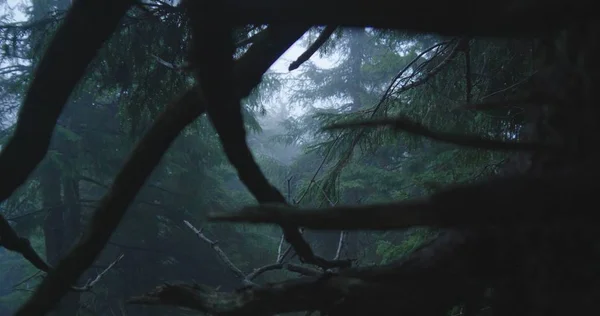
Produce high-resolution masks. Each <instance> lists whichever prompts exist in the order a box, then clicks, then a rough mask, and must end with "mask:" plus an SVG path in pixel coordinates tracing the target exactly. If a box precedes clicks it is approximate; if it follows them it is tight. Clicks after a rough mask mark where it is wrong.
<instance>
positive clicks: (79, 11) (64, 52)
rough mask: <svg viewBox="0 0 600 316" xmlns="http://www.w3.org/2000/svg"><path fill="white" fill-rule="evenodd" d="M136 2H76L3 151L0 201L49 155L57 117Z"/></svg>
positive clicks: (84, 0) (33, 85) (35, 78)
mask: <svg viewBox="0 0 600 316" xmlns="http://www.w3.org/2000/svg"><path fill="white" fill-rule="evenodd" d="M134 2H135V1H133V0H124V1H119V0H111V1H95V0H78V1H77V2H76V3H74V4H73V6H72V7H71V9H70V10H69V12H68V13H67V16H66V17H65V19H64V22H63V24H62V25H61V26H60V28H59V29H58V31H57V32H56V34H55V35H54V38H53V39H52V42H51V43H50V45H49V46H48V49H47V50H46V53H45V54H44V56H43V57H42V59H41V61H40V63H39V64H38V65H37V69H36V71H35V74H34V76H33V82H32V83H31V85H30V86H29V90H28V91H27V95H26V96H25V100H24V101H23V106H22V107H21V110H20V112H19V118H18V121H17V126H16V129H15V133H14V135H13V136H12V137H11V139H10V141H9V142H8V144H7V145H6V147H5V148H3V150H2V152H1V153H0V174H2V175H4V176H3V178H2V181H0V201H4V200H5V199H7V198H8V197H9V196H10V195H11V194H12V193H13V192H14V191H15V190H16V189H17V188H18V187H19V186H20V185H21V184H23V183H24V182H25V180H27V178H28V177H29V174H30V173H31V172H32V171H33V169H35V167H36V166H37V165H38V164H39V163H40V161H42V159H44V156H45V155H46V152H47V151H48V146H49V145H50V139H51V137H52V132H53V130H54V125H55V124H56V120H57V119H58V116H59V115H60V113H61V112H62V109H63V107H64V105H65V103H66V102H67V99H68V98H69V96H70V95H71V92H72V91H73V89H74V88H75V85H76V84H77V82H78V81H79V80H80V79H81V77H82V76H83V75H84V73H85V71H86V69H87V66H88V64H89V63H90V62H91V61H92V59H93V58H94V57H95V56H96V52H97V51H98V49H100V47H101V46H102V44H103V43H104V42H105V41H106V40H107V39H108V38H109V36H110V35H111V34H112V32H113V31H114V30H115V29H116V27H117V26H118V24H119V21H120V20H121V18H122V17H123V15H125V12H126V11H127V10H128V9H129V7H130V6H131V5H133V3H134ZM71 47H77V49H70V48H71ZM58 74H60V80H57V78H56V76H57V75H58Z"/></svg>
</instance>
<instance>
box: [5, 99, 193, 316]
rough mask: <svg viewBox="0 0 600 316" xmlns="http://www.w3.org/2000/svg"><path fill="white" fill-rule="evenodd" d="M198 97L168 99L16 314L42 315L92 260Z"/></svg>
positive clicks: (190, 114) (189, 116)
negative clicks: (79, 234)
mask: <svg viewBox="0 0 600 316" xmlns="http://www.w3.org/2000/svg"><path fill="white" fill-rule="evenodd" d="M198 99H199V98H198V92H197V91H196V90H195V89H192V90H190V91H188V92H187V93H185V94H184V95H183V97H181V98H180V99H179V100H178V101H176V102H174V103H172V104H171V105H169V106H168V107H167V108H166V110H165V112H163V113H162V114H161V115H160V116H159V117H158V118H157V119H156V121H155V123H154V124H153V125H152V128H151V129H150V130H149V131H148V133H147V134H146V135H144V137H143V138H142V140H141V141H140V142H139V143H138V145H137V146H136V148H135V149H134V151H133V152H132V154H131V156H130V157H129V159H128V160H127V162H126V163H125V165H124V166H123V168H122V169H121V171H120V172H119V173H118V174H117V177H116V178H115V181H114V182H113V184H112V186H111V187H110V189H109V190H108V192H107V193H106V194H105V195H104V197H103V198H102V200H101V201H100V205H99V206H98V209H96V211H95V212H94V214H93V216H92V218H91V220H90V226H89V227H88V229H87V232H86V234H85V235H84V237H83V238H82V239H81V240H80V241H79V242H78V243H77V244H76V245H75V247H74V248H73V249H72V250H71V251H70V252H69V253H68V254H67V255H66V256H65V257H64V258H63V259H62V260H61V261H60V262H59V263H58V265H57V266H56V268H55V269H54V270H52V271H50V272H49V273H48V276H47V277H46V278H45V279H44V281H43V282H42V283H41V284H40V286H39V287H38V288H37V290H36V291H35V293H34V294H33V296H32V297H31V298H30V299H29V301H27V303H25V304H24V305H23V306H22V307H21V308H20V309H19V311H18V312H17V314H16V315H18V316H21V315H22V316H25V315H27V316H29V315H40V316H41V315H44V314H45V313H46V312H47V311H49V310H50V309H52V308H53V307H54V305H56V304H57V303H58V302H59V301H60V299H61V298H62V296H64V295H65V294H66V292H67V291H68V290H69V287H70V286H71V284H74V283H75V282H76V281H77V279H78V278H79V277H80V276H81V274H82V273H83V272H84V271H85V270H86V269H87V268H88V267H89V266H90V265H92V263H93V262H94V260H95V259H96V257H97V256H98V254H100V252H101V251H102V249H104V247H105V246H106V244H107V243H108V241H109V239H110V236H111V235H112V233H113V231H114V230H115V229H116V227H117V226H118V224H119V222H120V221H121V219H122V217H123V216H124V215H125V211H126V210H127V208H128V206H129V205H130V204H131V202H132V201H133V199H134V198H135V196H136V194H137V192H138V191H139V189H140V188H141V187H142V186H143V184H144V182H145V181H146V179H147V177H148V176H149V174H150V173H151V172H152V170H153V169H154V167H155V165H156V164H158V162H159V161H160V159H161V158H162V155H163V154H164V153H165V152H166V151H167V149H169V147H170V145H171V142H172V141H173V140H174V139H175V138H176V137H177V136H178V135H179V132H180V131H181V130H182V129H183V128H184V127H185V126H187V125H188V124H189V123H191V122H192V121H194V120H195V118H197V117H198V116H199V115H200V114H202V112H203V108H202V106H201V104H199V101H198Z"/></svg>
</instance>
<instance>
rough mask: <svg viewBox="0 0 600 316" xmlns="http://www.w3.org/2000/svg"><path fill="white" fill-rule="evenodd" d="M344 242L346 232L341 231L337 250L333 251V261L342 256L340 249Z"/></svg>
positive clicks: (342, 247)
mask: <svg viewBox="0 0 600 316" xmlns="http://www.w3.org/2000/svg"><path fill="white" fill-rule="evenodd" d="M345 240H346V232H345V231H343V230H342V231H341V232H340V239H339V240H338V246H337V250H336V251H335V257H334V258H333V259H334V260H339V259H340V256H341V255H342V249H344V241H345Z"/></svg>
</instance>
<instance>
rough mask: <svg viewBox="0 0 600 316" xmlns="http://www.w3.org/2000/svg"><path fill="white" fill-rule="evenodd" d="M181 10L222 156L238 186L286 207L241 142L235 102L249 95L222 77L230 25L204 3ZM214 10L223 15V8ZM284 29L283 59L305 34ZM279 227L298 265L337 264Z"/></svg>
mask: <svg viewBox="0 0 600 316" xmlns="http://www.w3.org/2000/svg"><path fill="white" fill-rule="evenodd" d="M187 5H188V8H187V9H188V12H189V14H190V16H191V19H192V23H191V25H192V34H194V35H193V37H194V38H195V40H194V43H193V45H192V53H191V55H190V57H191V58H190V63H191V65H192V67H193V68H194V69H195V70H196V71H195V72H196V77H197V80H198V81H199V82H200V83H201V85H202V89H203V91H204V94H205V97H206V100H207V114H208V117H209V118H210V120H211V122H212V124H213V126H214V127H215V130H216V131H217V133H218V134H219V138H220V140H221V144H222V145H223V150H224V151H225V155H226V156H227V158H228V159H229V162H230V163H231V164H232V165H233V166H234V167H235V168H236V170H237V172H238V176H239V178H240V180H241V181H242V183H244V185H245V186H246V187H247V188H248V189H249V190H250V192H251V193H252V195H254V197H255V198H256V199H257V200H258V202H259V203H261V204H264V203H281V204H287V201H286V200H285V198H284V197H283V195H282V194H281V192H279V191H278V190H277V189H276V188H275V187H274V186H273V185H271V183H269V181H268V180H267V178H266V177H265V175H264V174H263V173H262V171H261V170H260V167H259V166H258V164H257V163H256V161H255V160H254V156H253V155H252V152H251V151H250V148H249V147H248V144H247V142H246V130H245V128H244V126H245V125H244V119H243V116H242V111H241V103H240V99H241V98H243V97H246V96H247V95H248V94H249V93H250V91H246V93H232V92H231V91H229V90H230V89H231V87H235V85H233V84H232V79H231V77H232V76H231V75H229V74H228V73H229V69H230V68H231V64H232V63H233V57H232V53H233V43H232V39H231V37H230V35H231V34H230V31H229V27H230V26H229V25H227V24H224V23H217V24H213V22H215V21H213V19H211V16H208V15H206V14H209V15H210V14H213V15H214V12H215V11H211V10H209V9H208V8H207V7H205V5H206V4H203V3H199V2H194V1H191V2H187ZM220 5H221V4H220ZM220 8H221V10H224V9H223V7H220ZM209 12H210V13H209ZM222 14H225V11H222ZM208 21H210V22H208ZM286 28H287V29H289V30H290V32H294V33H295V34H296V35H297V36H294V37H292V36H289V37H287V38H283V39H284V41H285V42H282V43H285V45H281V46H280V47H279V49H281V51H280V54H283V53H284V52H285V50H286V49H287V48H289V47H290V46H291V45H292V44H293V43H294V42H295V41H296V40H298V39H299V38H300V37H301V36H302V35H303V34H304V33H305V32H306V31H307V30H308V26H306V25H293V26H291V25H288V26H286ZM273 57H275V56H273ZM277 57H278V56H277ZM258 60H261V59H258ZM275 60H276V58H274V59H272V60H268V59H262V62H264V63H265V65H268V66H270V65H271V64H272V63H273V62H275ZM267 68H268V67H267ZM262 74H263V73H260V74H259V73H254V76H255V77H254V78H252V80H255V82H256V83H258V82H260V80H261V77H262ZM281 228H282V230H283V233H284V236H285V238H286V240H287V242H289V243H290V245H292V246H293V247H294V250H295V251H296V253H297V254H298V256H299V257H300V259H301V260H302V261H305V262H307V263H311V264H315V265H318V266H321V267H325V268H330V267H334V266H336V265H337V263H335V262H328V261H327V260H325V259H323V258H320V257H318V256H316V255H315V254H314V253H313V251H312V249H311V248H310V245H309V244H308V243H307V242H306V241H305V240H304V238H303V237H302V235H301V234H300V232H299V231H298V228H297V227H293V226H286V225H283V226H282V227H281Z"/></svg>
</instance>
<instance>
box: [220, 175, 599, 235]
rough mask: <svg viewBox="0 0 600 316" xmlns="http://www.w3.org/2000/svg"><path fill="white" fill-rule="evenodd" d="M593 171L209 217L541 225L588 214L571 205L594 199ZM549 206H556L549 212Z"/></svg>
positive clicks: (360, 224)
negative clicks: (367, 201) (391, 198)
mask: <svg viewBox="0 0 600 316" xmlns="http://www.w3.org/2000/svg"><path fill="white" fill-rule="evenodd" d="M596 175H597V172H591V171H590V170H589V166H588V170H585V168H582V170H576V171H571V172H569V173H568V174H565V173H558V174H546V175H541V176H532V175H518V176H512V177H507V178H499V179H494V180H488V181H485V182H476V183H472V184H465V185H456V186H454V187H450V188H448V189H445V190H442V191H441V192H438V193H435V194H433V195H432V196H430V197H428V198H421V199H414V200H408V201H400V202H394V203H387V204H373V205H364V206H336V207H331V208H325V209H297V208H288V207H283V206H275V205H268V206H267V205H265V206H258V207H246V208H244V209H242V210H241V211H240V212H238V213H228V214H226V213H220V214H213V215H210V218H211V219H212V220H217V221H228V222H250V223H274V224H281V223H283V224H287V225H298V226H302V227H306V228H309V229H324V230H331V229H343V230H388V229H399V228H406V227H413V226H434V227H474V226H479V225H483V226H485V225H513V224H518V223H524V222H527V223H533V224H536V223H539V221H540V218H544V219H545V220H550V219H552V218H554V219H558V218H562V217H565V216H566V213H564V212H560V211H559V210H568V211H569V212H570V213H569V215H570V216H571V217H572V218H573V219H574V220H577V219H580V217H581V216H588V214H587V212H586V211H584V210H582V211H581V212H580V213H573V211H575V210H574V209H572V208H571V207H570V205H575V204H578V205H581V204H580V203H583V202H584V201H585V203H594V201H593V198H592V197H593V196H594V194H593V193H592V190H593V189H592V188H594V187H595V186H594V185H593V184H594V183H595V180H594V178H595V177H596ZM549 210H557V211H553V212H549Z"/></svg>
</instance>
